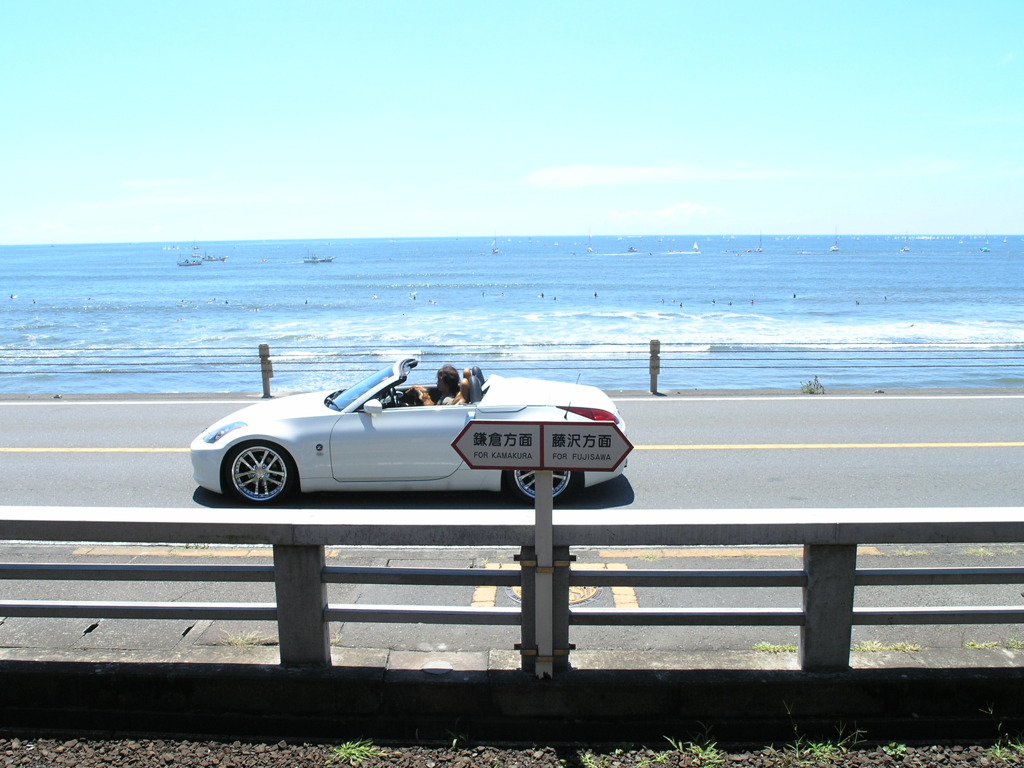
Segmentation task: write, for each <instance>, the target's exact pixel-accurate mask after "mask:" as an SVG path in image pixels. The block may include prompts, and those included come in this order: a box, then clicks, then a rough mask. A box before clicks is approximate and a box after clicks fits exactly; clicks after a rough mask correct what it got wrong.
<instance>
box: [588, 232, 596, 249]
mask: <svg viewBox="0 0 1024 768" xmlns="http://www.w3.org/2000/svg"><path fill="white" fill-rule="evenodd" d="M593 252H594V238H593V236H592V235H591V234H590V233H589V232H588V233H587V253H593Z"/></svg>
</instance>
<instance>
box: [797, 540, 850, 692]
mask: <svg viewBox="0 0 1024 768" xmlns="http://www.w3.org/2000/svg"><path fill="white" fill-rule="evenodd" d="M804 572H805V573H806V575H807V584H806V586H804V598H803V605H804V624H803V626H802V627H800V667H801V669H803V670H804V671H805V672H835V671H842V670H845V669H848V668H849V666H850V641H851V640H852V638H853V592H854V587H855V580H856V572H857V545H856V544H805V545H804Z"/></svg>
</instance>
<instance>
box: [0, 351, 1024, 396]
mask: <svg viewBox="0 0 1024 768" xmlns="http://www.w3.org/2000/svg"><path fill="white" fill-rule="evenodd" d="M402 352H413V353H415V354H418V355H419V356H420V357H421V359H422V361H423V364H424V365H425V366H427V367H430V366H440V365H441V364H443V363H447V362H450V361H451V360H452V359H456V360H472V361H474V363H475V364H477V365H480V366H481V367H482V368H483V369H484V370H487V371H490V370H493V369H500V370H501V371H502V373H504V374H506V375H522V376H540V377H542V378H543V377H552V376H557V375H562V374H564V373H565V371H566V369H567V368H569V369H571V370H573V371H578V370H588V369H600V370H601V371H602V372H604V373H605V374H607V375H608V376H609V377H610V378H613V379H614V380H616V381H623V382H636V383H635V384H630V385H628V386H623V387H618V388H626V389H641V388H643V386H644V385H643V382H645V381H647V380H648V377H649V382H650V384H649V389H650V391H651V392H657V391H658V387H659V381H661V382H662V383H665V382H668V386H670V387H678V386H680V385H679V384H678V383H677V382H686V383H685V384H684V385H683V386H690V384H689V382H690V381H691V380H692V378H693V374H695V373H697V372H699V373H700V374H701V375H702V376H703V377H704V378H705V379H707V378H709V377H710V378H713V379H719V378H720V379H721V381H723V382H728V381H730V379H731V378H734V377H735V376H736V375H737V372H738V371H741V370H742V371H748V372H749V371H754V370H770V371H776V372H785V373H786V375H787V376H788V375H790V374H792V376H793V382H794V384H795V383H796V382H797V381H798V380H802V378H807V377H809V376H811V375H819V374H820V375H821V376H822V377H823V378H827V377H828V376H840V375H850V374H857V373H858V372H866V371H871V372H873V373H875V374H878V375H882V374H883V373H884V372H892V373H898V374H902V375H908V373H914V374H920V373H927V372H928V371H932V372H935V371H941V370H943V369H957V370H958V371H961V372H965V373H969V374H972V375H976V376H980V377H985V376H990V377H991V378H992V379H993V380H1005V379H1006V378H1007V377H1010V378H1011V379H1013V380H1022V381H1024V344H1021V343H1017V342H1006V343H1002V344H999V343H992V342H979V343H962V344H955V345H951V344H930V343H886V344H865V345H863V346H856V345H849V344H807V345H794V344H718V343H702V342H700V341H688V342H664V341H660V340H658V339H652V340H650V341H649V342H623V343H619V344H606V343H601V344H563V343H554V342H552V343H533V344H519V345H516V346H515V347H506V348H501V349H495V348H494V347H493V346H489V345H477V344H445V345H443V346H432V345H417V343H416V342H415V341H410V342H409V348H408V349H403V350H402ZM395 354H398V353H397V352H392V351H391V350H388V349H382V347H381V345H380V344H379V343H372V344H371V343H358V342H357V343H350V344H345V345H343V346H328V345H316V346H313V345H294V344H277V343H273V344H271V343H264V344H260V345H259V348H258V349H251V348H244V347H152V348H129V347H94V348H89V349H61V348H37V347H3V348H0V378H6V379H8V380H14V379H15V378H16V377H19V376H22V377H26V376H39V375H41V374H42V375H45V374H60V375H61V376H62V377H63V378H64V379H65V380H67V379H69V378H72V379H73V377H86V378H88V379H90V380H97V379H102V377H104V376H117V377H123V376H126V375H127V376H131V375H135V374H147V375H151V374H162V375H165V374H180V375H181V376H182V377H187V378H188V382H189V387H190V391H218V390H220V389H223V387H222V386H218V382H221V381H224V380H225V378H226V377H228V378H227V380H229V381H230V382H231V386H232V387H234V388H235V389H236V390H237V389H243V390H244V389H246V386H247V385H246V384H245V382H247V381H248V382H251V386H252V387H253V388H255V385H256V382H257V381H260V382H261V383H262V386H263V394H264V395H265V396H268V397H269V396H270V395H271V390H270V383H271V382H270V380H271V378H273V377H274V376H275V375H280V376H284V377H285V378H291V379H295V380H297V381H303V380H305V379H307V378H308V377H309V376H310V375H322V374H329V375H331V376H332V377H333V376H336V377H337V378H338V379H341V380H345V379H348V378H351V377H352V376H362V375H363V374H365V373H367V372H369V371H373V370H377V369H379V368H380V367H381V366H382V365H385V364H387V363H389V362H392V361H393V358H394V355H395ZM275 372H276V373H275ZM659 377H661V378H660V379H659ZM801 377H802V378H801ZM65 384H66V386H67V387H69V389H70V391H74V389H75V385H74V381H73V380H72V381H71V382H70V383H68V382H67V381H65ZM613 388H615V387H613Z"/></svg>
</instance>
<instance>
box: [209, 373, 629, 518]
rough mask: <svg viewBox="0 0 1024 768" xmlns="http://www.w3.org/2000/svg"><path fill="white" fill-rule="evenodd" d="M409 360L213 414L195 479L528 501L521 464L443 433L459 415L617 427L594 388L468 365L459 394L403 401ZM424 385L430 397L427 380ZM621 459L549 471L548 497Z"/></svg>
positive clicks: (600, 476)
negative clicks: (344, 384)
mask: <svg viewBox="0 0 1024 768" xmlns="http://www.w3.org/2000/svg"><path fill="white" fill-rule="evenodd" d="M417 363H418V360H416V359H415V358H405V359H402V360H398V361H397V362H396V363H395V364H394V365H392V366H389V367H387V368H385V369H384V370H382V371H379V372H377V373H375V374H373V375H372V376H369V377H367V378H366V379H363V381H361V382H359V383H358V384H355V385H354V386H352V387H349V388H348V389H340V390H338V391H337V392H317V393H311V394H303V395H291V396H289V397H284V398H281V399H280V400H268V401H264V402H261V403H258V404H255V405H251V406H249V407H247V408H243V409H242V410H240V411H236V412H235V413H233V414H231V415H230V416H227V417H226V418H224V419H221V420H220V421H218V422H217V423H216V424H214V425H213V426H212V427H210V428H209V429H208V430H206V431H204V432H203V433H202V434H201V435H200V436H199V437H197V438H196V439H195V440H193V441H192V446H191V450H192V468H193V472H194V475H195V480H196V482H197V483H199V485H201V486H202V487H203V488H208V489H209V490H211V491H214V492H216V493H226V494H229V495H231V496H233V497H234V498H235V499H237V500H239V501H242V502H246V503H253V504H271V503H275V502H280V501H283V500H284V499H285V498H287V497H288V496H289V495H291V494H292V493H294V492H296V491H304V492H309V491H421V490H436V491H466V490H470V491H472V490H491V491H499V490H505V491H508V492H509V493H511V494H513V495H515V496H517V497H519V498H520V499H522V500H524V501H530V502H532V501H533V499H534V489H533V483H534V473H533V472H532V471H518V470H516V471H508V470H506V471H502V470H497V469H470V468H469V467H468V466H466V464H465V462H463V460H462V457H461V456H460V455H459V453H458V452H457V451H456V450H455V449H454V448H452V442H453V441H454V440H455V439H456V438H457V437H458V436H459V434H460V432H462V430H463V429H464V428H465V426H466V425H467V424H468V423H469V422H471V421H472V420H474V419H480V420H486V421H504V420H508V421H529V422H552V421H556V420H557V421H577V422H589V421H611V422H614V423H615V424H617V425H618V426H619V429H620V430H622V431H623V432H625V427H624V425H623V423H622V420H621V418H620V417H619V414H618V411H617V410H616V409H615V405H614V404H613V403H612V401H611V398H609V397H608V396H607V395H606V394H605V393H604V392H602V391H601V390H600V389H597V388H595V387H590V386H583V385H579V384H565V383H560V382H553V381H542V380H540V379H525V378H511V377H510V378H505V377H503V376H499V375H497V374H495V375H491V376H490V377H488V378H487V379H486V380H485V379H484V376H483V374H482V373H481V371H480V369H479V368H474V369H472V375H471V376H470V377H469V381H468V382H467V383H468V384H469V386H468V387H467V388H466V389H468V393H467V395H466V399H467V400H468V402H466V403H463V404H459V405H426V406H416V407H406V406H404V405H403V396H405V393H406V391H407V390H408V389H409V388H410V387H412V386H413V383H412V382H408V381H407V380H408V378H409V375H410V373H411V372H412V370H413V369H414V368H415V367H416V365H417ZM427 390H428V391H432V393H433V394H435V395H436V387H435V386H433V385H431V386H428V387H427ZM405 399H406V400H408V398H405ZM435 399H436V397H435ZM624 466H625V463H622V464H620V465H619V466H618V467H617V468H616V469H615V470H614V471H611V472H586V473H581V472H569V471H561V472H558V471H556V472H555V473H554V477H553V485H554V493H555V496H556V497H557V496H560V495H563V494H566V493H568V492H570V491H573V490H575V489H577V488H580V487H583V486H589V485H595V484H597V483H601V482H604V481H606V480H611V479H612V478H613V477H617V476H618V475H620V474H622V470H623V468H624Z"/></svg>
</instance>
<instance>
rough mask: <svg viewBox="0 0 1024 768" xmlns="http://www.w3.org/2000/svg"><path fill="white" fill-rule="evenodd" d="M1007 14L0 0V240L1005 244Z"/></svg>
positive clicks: (981, 9) (739, 4) (1017, 112)
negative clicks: (772, 237) (774, 238)
mask: <svg viewBox="0 0 1024 768" xmlns="http://www.w3.org/2000/svg"><path fill="white" fill-rule="evenodd" d="M1022 29H1024V3H1021V2H1019V0H1006V1H1005V2H999V1H996V0H991V1H988V0H976V1H975V2H970V3H968V2H966V1H964V2H945V1H944V0H933V1H931V2H923V1H916V0H908V1H905V2H892V1H891V0H889V1H887V2H875V1H874V0H867V1H866V2H856V3H852V2H851V3H822V2H787V1H786V0H777V1H775V2H768V1H767V0H762V1H760V2H745V1H740V0H737V1H735V2H729V1H728V0H722V1H718V2H709V1H708V0H700V2H686V1H683V0H662V1H660V2H653V1H651V0H631V2H622V1H621V0H618V1H617V2H603V1H602V0H589V1H587V2H576V1H575V0H568V1H565V2H559V1H558V0H547V1H546V2H533V1H532V0H525V1H522V2H515V3H511V2H509V3H496V2H485V1H483V0H473V2H461V1H459V0H452V1H450V2H440V1H439V2H423V1H422V0H403V1H398V2H387V1H386V0H382V1H381V2H358V3H356V2H327V1H325V0H296V1H295V2H259V1H258V0H246V1H245V2H228V1H223V0H221V1H218V0H203V1H202V2H191V1H190V0H176V1H175V2H173V3H170V2H168V3H157V2H138V1H136V0H133V1H132V2H108V1H106V0H90V1H89V2H81V0H38V1H37V2H23V0H0V64H2V70H0V71H2V72H3V74H2V75H0V100H2V103H3V115H4V117H5V119H4V120H3V121H2V124H0V148H2V150H0V179H2V181H3V183H2V184H0V243H6V244H16V243H65V242H71V243H74V242H123V241H183V242H190V241H192V240H201V241H213V240H224V239H261V238H309V239H314V238H355V237H412V236H455V235H459V236H470V235H472V236H486V237H490V236H492V235H494V234H498V235H501V236H517V235H545V234H550V235H565V234H576V233H581V234H583V233H586V232H588V231H590V232H592V233H593V234H595V235H602V234H682V235H686V234H689V233H694V234H704V233H713V234H717V233H722V234H744V233H748V234H754V233H757V232H759V231H763V232H764V233H765V234H769V233H793V234H798V233H831V232H833V231H834V230H838V232H839V233H840V234H850V233H895V234H902V233H904V232H909V233H934V234H943V233H946V234H966V233H985V232H990V233H992V234H993V235H996V234H1005V233H1020V232H1022V231H1024V226H1022V223H1021V217H1022V213H1024V194H1022V192H1024V69H1022V67H1024V51H1022V50H1021V47H1022V45H1024V43H1022V40H1024V38H1022V37H1021V30H1022Z"/></svg>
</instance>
